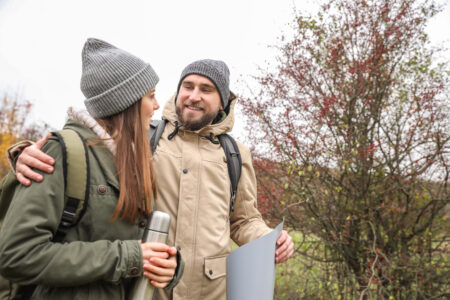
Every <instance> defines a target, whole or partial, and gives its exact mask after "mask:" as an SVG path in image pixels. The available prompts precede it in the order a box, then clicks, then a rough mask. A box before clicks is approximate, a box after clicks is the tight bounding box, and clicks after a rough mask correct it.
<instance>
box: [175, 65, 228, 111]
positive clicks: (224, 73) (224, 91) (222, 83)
mask: <svg viewBox="0 0 450 300" xmlns="http://www.w3.org/2000/svg"><path fill="white" fill-rule="evenodd" d="M191 74H198V75H202V76H205V77H207V78H209V79H210V80H211V81H212V82H213V83H214V84H215V85H216V88H217V90H218V91H219V94H220V98H221V100H222V106H223V108H224V109H225V108H226V107H227V106H228V101H229V98H230V70H228V67H227V65H226V64H225V63H224V62H223V61H221V60H212V59H202V60H197V61H194V62H193V63H191V64H189V65H188V66H187V67H186V68H184V70H183V72H181V77H180V81H179V82H178V87H177V97H178V92H179V91H180V86H181V82H183V79H184V78H185V77H186V76H188V75H191ZM175 101H176V98H175Z"/></svg>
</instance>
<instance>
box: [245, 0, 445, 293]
mask: <svg viewBox="0 0 450 300" xmlns="http://www.w3.org/2000/svg"><path fill="white" fill-rule="evenodd" d="M324 3H325V4H324V5H322V6H321V8H320V10H319V11H318V13H317V14H316V15H315V16H309V17H308V16H304V15H301V14H299V15H298V16H296V17H295V20H294V23H293V28H294V35H293V37H290V38H286V37H282V38H281V46H279V48H278V49H279V51H280V52H279V53H280V55H279V57H278V63H277V64H276V65H275V66H272V68H271V69H268V70H265V71H264V70H262V71H261V72H262V74H261V75H260V76H257V77H256V79H257V82H258V83H259V86H260V89H259V90H258V91H257V92H256V93H254V95H253V96H252V97H247V98H245V99H242V101H241V104H242V106H243V109H244V112H245V113H246V115H247V116H248V129H249V130H248V132H251V133H252V135H251V136H250V137H249V138H250V139H252V141H253V143H254V145H255V146H254V148H255V149H260V151H259V153H258V155H259V156H258V157H257V159H256V160H255V166H256V168H257V173H258V174H259V178H260V180H259V185H260V190H259V192H260V195H259V197H261V199H262V200H267V199H272V200H273V201H272V202H271V203H270V206H271V209H270V213H269V214H271V216H272V217H275V218H278V219H279V218H281V215H284V216H286V218H287V219H286V221H287V223H288V224H289V226H291V227H292V228H294V229H296V230H298V231H301V232H302V233H303V234H304V236H305V237H314V238H317V239H318V243H314V244H312V243H309V244H304V245H297V246H298V247H297V252H298V253H300V254H301V255H304V256H305V257H307V258H308V259H309V260H311V259H313V260H315V261H318V262H320V263H323V264H324V265H323V266H324V267H323V268H324V270H323V271H324V274H327V277H326V278H327V280H330V278H333V279H332V281H333V282H335V284H334V285H333V286H335V288H332V287H324V290H325V292H328V293H329V295H334V296H336V295H339V296H340V297H341V298H342V299H345V298H347V297H348V298H355V297H359V298H361V299H362V298H367V297H370V298H389V297H395V299H424V298H427V299H428V298H433V297H445V295H446V296H448V295H449V293H450V290H449V287H448V274H449V266H448V259H449V255H448V250H449V234H448V233H449V230H448V229H449V228H448V209H449V205H448V204H449V200H450V190H449V186H448V183H449V172H450V166H449V162H450V161H449V158H450V125H449V120H450V118H449V108H450V101H449V82H448V75H449V72H448V69H447V67H448V64H447V62H446V61H442V62H439V58H438V54H439V53H440V52H439V51H440V50H439V49H438V48H432V47H430V45H429V41H428V37H427V35H426V33H425V31H424V30H425V26H426V24H427V22H428V20H429V19H430V18H431V17H433V16H434V15H435V14H437V13H438V12H439V10H440V8H439V7H438V5H437V4H436V3H435V2H434V1H425V0H423V1H422V0H372V1H370V0H367V1H365V0H355V1H346V0H334V1H324ZM264 149H265V150H264ZM269 161H270V163H268V162H269ZM280 187H281V189H282V191H280ZM266 205H267V204H266ZM330 272H331V273H330Z"/></svg>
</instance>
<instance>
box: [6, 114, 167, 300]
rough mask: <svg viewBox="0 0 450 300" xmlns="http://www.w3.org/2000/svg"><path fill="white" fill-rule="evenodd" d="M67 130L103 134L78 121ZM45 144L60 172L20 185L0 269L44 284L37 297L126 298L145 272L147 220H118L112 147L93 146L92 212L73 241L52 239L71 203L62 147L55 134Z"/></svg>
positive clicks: (9, 275)
mask: <svg viewBox="0 0 450 300" xmlns="http://www.w3.org/2000/svg"><path fill="white" fill-rule="evenodd" d="M64 128H71V129H75V130H77V131H78V132H79V133H80V134H81V135H82V136H83V137H96V135H95V133H94V132H92V131H91V130H90V129H88V128H87V127H85V126H84V125H81V124H79V123H76V122H74V121H70V120H69V121H68V122H67V124H66V125H65V127H64ZM42 150H43V151H44V152H46V153H47V154H49V155H50V156H52V157H53V158H54V159H55V161H56V163H55V170H54V172H53V174H44V173H41V174H42V175H43V176H44V180H43V182H41V183H36V182H34V183H33V184H32V185H31V186H30V187H25V186H19V187H18V188H17V190H16V193H15V196H14V199H13V201H12V203H11V207H10V208H9V210H8V213H7V215H6V217H5V221H4V223H3V226H2V229H1V232H0V273H1V274H2V275H3V276H5V277H7V278H9V279H10V280H12V281H15V282H18V283H20V284H24V285H29V284H34V285H37V288H36V290H35V292H34V294H33V299H58V300H61V299H80V300H81V299H83V300H87V299H95V300H101V299H108V300H113V299H126V298H127V296H126V295H127V292H128V290H129V288H130V286H131V283H132V282H133V278H136V277H137V276H139V275H140V274H141V273H142V250H141V247H140V245H139V243H138V241H137V240H138V239H140V238H141V237H142V234H143V229H144V226H145V224H144V223H145V222H142V221H145V219H144V218H140V219H139V218H138V220H137V221H136V223H135V224H131V223H130V222H129V221H125V220H124V221H122V220H116V221H114V222H111V221H110V218H111V216H112V215H113V212H114V209H115V207H116V203H117V199H118V196H119V182H118V179H117V177H116V169H115V165H114V163H113V162H114V159H113V155H112V153H111V152H110V151H109V150H108V149H107V148H106V147H101V146H90V147H88V156H89V167H90V187H89V202H88V206H87V209H86V212H85V214H84V216H83V217H82V219H81V220H80V222H79V223H78V224H77V225H76V227H74V228H73V229H71V230H69V232H68V233H67V235H66V237H65V241H64V242H63V243H55V242H52V241H51V240H52V238H53V236H54V233H55V231H56V229H57V227H58V224H59V222H60V218H61V216H62V210H63V207H64V177H63V170H62V151H61V146H60V144H59V142H58V141H57V140H56V139H55V138H51V139H50V140H49V141H48V142H47V143H46V144H45V145H44V146H43V148H42ZM68 167H69V168H70V166H68ZM171 285H172V286H173V284H171Z"/></svg>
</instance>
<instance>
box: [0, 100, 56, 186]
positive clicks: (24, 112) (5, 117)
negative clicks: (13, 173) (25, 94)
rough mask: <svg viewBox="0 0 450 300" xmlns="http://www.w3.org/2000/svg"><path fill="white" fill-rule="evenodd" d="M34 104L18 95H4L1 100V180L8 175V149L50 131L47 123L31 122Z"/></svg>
mask: <svg viewBox="0 0 450 300" xmlns="http://www.w3.org/2000/svg"><path fill="white" fill-rule="evenodd" d="M31 108H32V104H31V103H30V102H29V101H26V100H24V99H23V98H22V97H20V96H19V95H18V94H16V95H13V96H11V95H8V94H7V93H4V94H3V97H2V98H1V99H0V178H3V176H5V175H6V173H7V172H8V170H9V168H10V167H9V164H8V162H7V160H6V151H7V149H8V148H9V147H10V146H11V145H13V144H14V143H16V142H17V141H19V140H21V139H29V140H36V139H38V138H40V137H41V135H42V134H43V133H45V132H47V131H48V130H49V126H48V125H47V124H46V123H42V122H41V123H39V122H30V120H29V119H30V113H31Z"/></svg>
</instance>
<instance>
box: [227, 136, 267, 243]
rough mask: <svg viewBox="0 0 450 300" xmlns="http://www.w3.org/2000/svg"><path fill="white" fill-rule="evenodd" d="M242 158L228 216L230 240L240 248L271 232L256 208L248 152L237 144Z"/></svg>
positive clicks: (250, 160)
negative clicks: (235, 192)
mask: <svg viewBox="0 0 450 300" xmlns="http://www.w3.org/2000/svg"><path fill="white" fill-rule="evenodd" d="M238 145H239V151H240V152H241V158H242V171H241V178H240V180H239V184H238V191H237V195H236V202H235V206H234V212H233V213H231V216H230V224H231V238H232V239H233V241H234V242H235V243H236V244H238V245H239V246H242V245H244V244H246V243H248V242H251V241H253V240H255V239H257V238H259V237H261V236H263V235H265V234H267V233H269V232H271V231H272V229H270V228H269V227H268V226H267V225H266V223H265V222H264V220H263V219H262V216H261V213H260V212H259V210H258V208H257V198H256V190H257V189H256V176H255V170H254V169H253V164H252V157H251V154H250V150H249V149H248V148H247V147H245V146H243V145H242V144H240V143H238Z"/></svg>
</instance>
